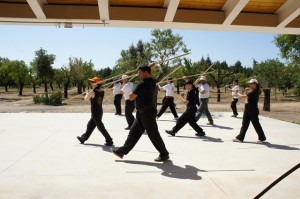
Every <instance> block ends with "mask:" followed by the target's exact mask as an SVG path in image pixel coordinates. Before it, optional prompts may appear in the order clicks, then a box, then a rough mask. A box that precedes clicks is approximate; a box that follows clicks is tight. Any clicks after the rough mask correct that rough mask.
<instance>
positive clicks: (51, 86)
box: [50, 82, 54, 92]
mask: <svg viewBox="0 0 300 199" xmlns="http://www.w3.org/2000/svg"><path fill="white" fill-rule="evenodd" d="M50 88H51V91H52V92H53V90H54V89H53V85H52V82H51V83H50Z"/></svg>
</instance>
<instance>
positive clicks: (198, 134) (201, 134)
mask: <svg viewBox="0 0 300 199" xmlns="http://www.w3.org/2000/svg"><path fill="white" fill-rule="evenodd" d="M195 136H205V133H204V131H203V132H199V133H196V134H195Z"/></svg>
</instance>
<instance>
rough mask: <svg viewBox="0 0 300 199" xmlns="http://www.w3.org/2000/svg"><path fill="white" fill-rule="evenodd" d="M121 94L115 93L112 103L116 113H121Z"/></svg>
mask: <svg viewBox="0 0 300 199" xmlns="http://www.w3.org/2000/svg"><path fill="white" fill-rule="evenodd" d="M122 97H123V95H122V94H117V95H115V99H114V105H115V107H116V113H117V114H120V115H121V114H122V110H121V100H122Z"/></svg>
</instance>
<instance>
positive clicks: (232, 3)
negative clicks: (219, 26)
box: [222, 0, 249, 25]
mask: <svg viewBox="0 0 300 199" xmlns="http://www.w3.org/2000/svg"><path fill="white" fill-rule="evenodd" d="M248 2H249V0H228V1H226V3H225V5H224V6H223V8H222V10H223V11H224V12H225V20H224V22H223V24H224V25H230V24H231V23H232V22H233V21H234V19H235V18H236V17H237V16H238V15H239V14H240V13H241V11H242V10H243V8H244V7H245V6H246V5H247V3H248Z"/></svg>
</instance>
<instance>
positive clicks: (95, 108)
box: [77, 77, 113, 146]
mask: <svg viewBox="0 0 300 199" xmlns="http://www.w3.org/2000/svg"><path fill="white" fill-rule="evenodd" d="M89 83H90V84H91V86H92V90H91V91H88V92H86V95H85V97H84V101H89V100H90V102H91V112H92V116H91V119H90V120H89V122H88V124H87V129H86V131H85V133H84V134H82V135H81V136H77V139H78V140H79V142H80V143H81V144H84V142H85V141H87V140H88V139H89V137H90V136H91V134H92V133H93V131H94V129H95V128H96V127H97V128H98V130H99V131H100V132H101V133H102V135H103V136H104V137H105V141H106V143H105V144H104V145H106V146H112V145H113V139H112V138H111V137H110V135H109V133H108V132H107V130H106V128H105V126H104V124H103V122H102V116H103V109H102V101H103V97H104V91H103V90H101V79H100V78H99V77H94V78H92V79H89Z"/></svg>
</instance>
